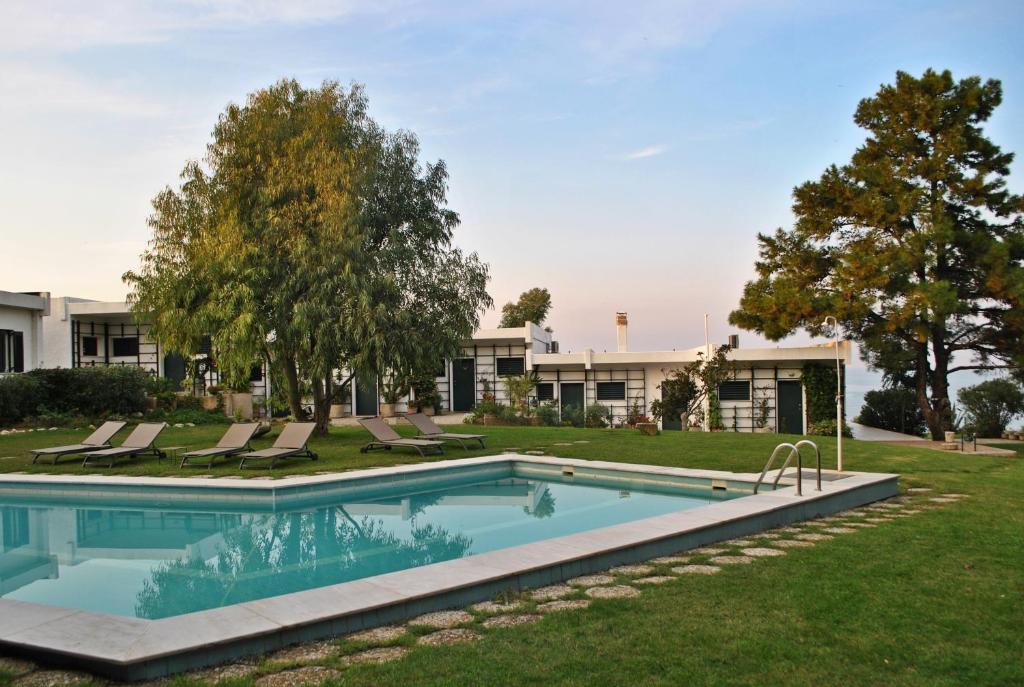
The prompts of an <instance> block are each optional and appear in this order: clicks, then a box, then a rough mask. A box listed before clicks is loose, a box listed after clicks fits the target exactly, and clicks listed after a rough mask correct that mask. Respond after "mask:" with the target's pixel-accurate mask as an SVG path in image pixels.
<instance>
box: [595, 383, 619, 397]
mask: <svg viewBox="0 0 1024 687" xmlns="http://www.w3.org/2000/svg"><path fill="white" fill-rule="evenodd" d="M597 400H598V401H624V400H626V383H625V382H598V383H597Z"/></svg>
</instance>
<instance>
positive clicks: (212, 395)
mask: <svg viewBox="0 0 1024 687" xmlns="http://www.w3.org/2000/svg"><path fill="white" fill-rule="evenodd" d="M221 393H223V389H222V388H221V386H220V385H219V384H211V385H210V386H208V387H206V395H205V396H201V397H200V399H199V402H200V403H201V404H202V406H203V410H207V411H213V410H217V408H218V407H220V405H221V402H222V399H221Z"/></svg>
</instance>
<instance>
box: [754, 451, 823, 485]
mask: <svg viewBox="0 0 1024 687" xmlns="http://www.w3.org/2000/svg"><path fill="white" fill-rule="evenodd" d="M801 446H810V447H811V448H813V449H814V458H815V460H816V462H817V471H818V487H817V489H816V491H821V451H820V450H819V449H818V445H817V444H816V443H814V442H813V441H811V440H810V439H801V440H800V441H798V442H796V443H795V444H789V443H782V444H779V445H778V446H776V447H775V450H774V451H772V455H771V456H769V458H768V462H767V463H765V464H764V470H762V471H761V476H760V477H758V478H757V482H755V483H754V493H755V494H756V493H757V490H758V488H759V487H760V486H761V483H762V482H763V481H764V476H765V475H766V474H768V470H769V469H771V467H772V463H774V462H775V456H777V455H779V452H780V451H782V450H783V449H789V455H788V456H786V462H784V463H783V464H782V467H781V468H779V474H778V475H776V476H775V481H774V482H772V488H773V489H775V488H776V487H778V486H779V480H780V479H782V473H784V472H785V471H786V468H788V467H789V463H790V461H791V460H793V456H796V495H797V496H803V495H804V470H803V467H804V466H803V458H802V457H801V455H800V447H801Z"/></svg>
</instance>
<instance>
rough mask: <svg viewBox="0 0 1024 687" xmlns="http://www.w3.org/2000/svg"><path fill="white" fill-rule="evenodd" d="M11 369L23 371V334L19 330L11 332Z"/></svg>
mask: <svg viewBox="0 0 1024 687" xmlns="http://www.w3.org/2000/svg"><path fill="white" fill-rule="evenodd" d="M11 369H13V370H14V371H15V372H24V371H25V335H24V334H22V333H21V332H11Z"/></svg>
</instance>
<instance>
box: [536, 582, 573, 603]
mask: <svg viewBox="0 0 1024 687" xmlns="http://www.w3.org/2000/svg"><path fill="white" fill-rule="evenodd" d="M575 591H576V590H575V589H573V588H572V587H570V586H569V585H567V584H553V585H550V586H547V587H540V588H539V589H534V590H533V591H532V592H530V598H531V599H534V600H535V601H544V600H546V599H561V598H563V597H566V596H569V595H570V594H572V593H574V592H575Z"/></svg>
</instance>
